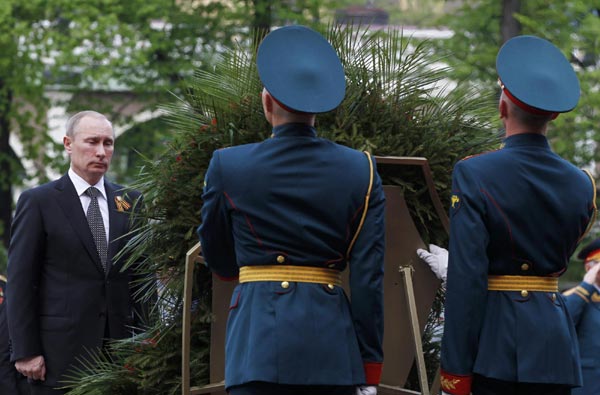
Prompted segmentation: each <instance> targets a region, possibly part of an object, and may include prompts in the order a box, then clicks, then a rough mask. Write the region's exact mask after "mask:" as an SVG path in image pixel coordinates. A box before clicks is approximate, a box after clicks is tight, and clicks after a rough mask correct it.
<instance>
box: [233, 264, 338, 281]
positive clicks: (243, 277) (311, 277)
mask: <svg viewBox="0 0 600 395" xmlns="http://www.w3.org/2000/svg"><path fill="white" fill-rule="evenodd" d="M239 281H240V283H248V282H253V281H295V282H300V283H317V284H333V285H342V272H340V271H339V270H333V269H326V268H322V267H312V266H291V265H266V266H263V265H260V266H242V267H240V279H239Z"/></svg>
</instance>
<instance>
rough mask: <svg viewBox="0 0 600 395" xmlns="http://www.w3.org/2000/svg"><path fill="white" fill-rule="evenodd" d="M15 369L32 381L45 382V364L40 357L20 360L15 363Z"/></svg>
mask: <svg viewBox="0 0 600 395" xmlns="http://www.w3.org/2000/svg"><path fill="white" fill-rule="evenodd" d="M15 368H16V369H17V371H18V372H19V373H21V374H22V375H23V376H26V377H28V378H30V379H33V380H42V381H44V380H46V363H45V361H44V357H43V356H41V355H38V356H35V357H29V358H21V359H19V360H18V361H17V362H15Z"/></svg>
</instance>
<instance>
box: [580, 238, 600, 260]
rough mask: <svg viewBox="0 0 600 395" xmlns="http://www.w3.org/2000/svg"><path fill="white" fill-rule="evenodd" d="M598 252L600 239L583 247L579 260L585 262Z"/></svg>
mask: <svg viewBox="0 0 600 395" xmlns="http://www.w3.org/2000/svg"><path fill="white" fill-rule="evenodd" d="M596 250H600V239H596V240H594V241H592V242H591V243H589V244H588V245H586V246H585V247H583V249H582V250H581V251H579V254H577V258H578V259H581V260H582V261H585V259H586V258H587V256H588V255H590V254H591V253H592V252H594V251H596Z"/></svg>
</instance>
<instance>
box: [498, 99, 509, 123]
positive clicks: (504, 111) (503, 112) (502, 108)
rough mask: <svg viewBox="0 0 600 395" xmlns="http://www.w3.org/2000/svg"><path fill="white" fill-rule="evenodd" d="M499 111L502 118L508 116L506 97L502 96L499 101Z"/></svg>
mask: <svg viewBox="0 0 600 395" xmlns="http://www.w3.org/2000/svg"><path fill="white" fill-rule="evenodd" d="M498 112H500V119H502V118H507V117H508V104H507V103H506V100H504V98H501V99H500V102H499V103H498Z"/></svg>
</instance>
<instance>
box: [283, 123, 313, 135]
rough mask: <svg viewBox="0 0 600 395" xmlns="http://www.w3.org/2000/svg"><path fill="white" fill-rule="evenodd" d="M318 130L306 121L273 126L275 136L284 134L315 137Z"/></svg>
mask: <svg viewBox="0 0 600 395" xmlns="http://www.w3.org/2000/svg"><path fill="white" fill-rule="evenodd" d="M316 135H317V131H316V129H315V128H313V127H312V126H310V125H307V124H304V123H286V124H284V125H279V126H276V127H274V128H273V137H282V136H286V137H288V136H308V137H315V136H316Z"/></svg>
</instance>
